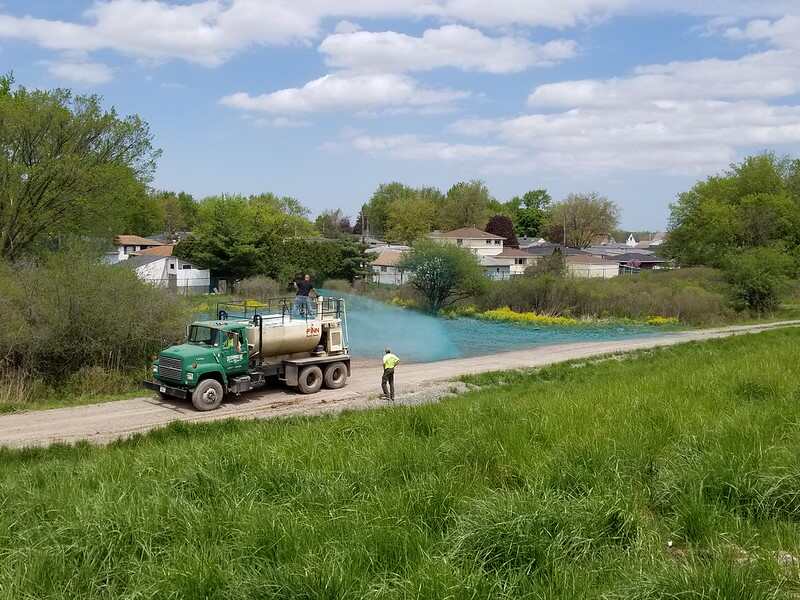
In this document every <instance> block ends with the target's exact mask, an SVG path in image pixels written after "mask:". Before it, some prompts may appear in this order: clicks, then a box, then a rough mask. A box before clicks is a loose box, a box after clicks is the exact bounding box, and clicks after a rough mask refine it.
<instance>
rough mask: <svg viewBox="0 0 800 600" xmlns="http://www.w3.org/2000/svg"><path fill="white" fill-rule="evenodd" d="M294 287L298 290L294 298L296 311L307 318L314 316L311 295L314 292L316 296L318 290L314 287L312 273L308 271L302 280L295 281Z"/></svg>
mask: <svg viewBox="0 0 800 600" xmlns="http://www.w3.org/2000/svg"><path fill="white" fill-rule="evenodd" d="M294 289H295V290H297V296H295V298H294V310H295V312H296V313H297V314H298V315H299V316H301V317H305V318H307V319H308V318H314V307H313V306H312V304H311V299H310V298H309V296H310V295H311V294H314V295H315V296H316V292H317V291H316V290H315V289H314V284H313V283H312V282H311V275H309V274H308V273H306V274H305V277H303V278H302V279H301V280H300V281H295V282H294Z"/></svg>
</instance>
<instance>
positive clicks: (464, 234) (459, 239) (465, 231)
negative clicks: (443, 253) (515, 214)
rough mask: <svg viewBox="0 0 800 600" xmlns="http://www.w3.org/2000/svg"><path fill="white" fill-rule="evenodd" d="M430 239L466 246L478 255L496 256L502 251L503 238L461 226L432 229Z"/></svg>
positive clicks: (461, 246)
mask: <svg viewBox="0 0 800 600" xmlns="http://www.w3.org/2000/svg"><path fill="white" fill-rule="evenodd" d="M429 237H430V238H431V239H432V240H436V241H440V242H446V243H449V244H455V245H456V246H458V247H460V248H466V249H468V250H470V251H472V253H473V254H476V255H478V256H497V255H498V254H500V253H501V252H502V251H503V242H504V241H505V238H503V237H500V236H499V235H494V234H492V233H486V232H485V231H481V230H480V229H476V228H475V227H462V228H461V229H454V230H453V231H446V232H440V231H434V232H433V233H431V234H430V236H429Z"/></svg>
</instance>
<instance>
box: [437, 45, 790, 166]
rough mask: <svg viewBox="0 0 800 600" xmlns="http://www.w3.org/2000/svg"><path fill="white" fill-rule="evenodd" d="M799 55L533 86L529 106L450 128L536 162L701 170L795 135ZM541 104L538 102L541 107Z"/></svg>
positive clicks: (778, 53) (644, 69) (781, 53)
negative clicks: (788, 101)
mask: <svg viewBox="0 0 800 600" xmlns="http://www.w3.org/2000/svg"><path fill="white" fill-rule="evenodd" d="M798 93H800V54H798V53H797V52H794V51H791V50H772V51H768V52H762V53H757V54H752V55H747V56H744V57H742V58H741V59H738V60H728V61H723V60H701V61H694V62H675V63H669V64H665V65H646V66H641V67H638V68H636V69H635V70H634V72H633V74H632V75H631V76H629V77H621V78H614V79H606V80H582V81H564V82H559V83H554V84H547V85H542V86H539V87H537V88H536V89H535V90H534V91H533V93H532V94H531V95H530V97H529V105H530V107H531V108H532V109H534V111H536V112H533V113H532V114H528V115H524V116H519V117H513V118H506V119H488V120H487V119H483V120H463V121H460V122H458V123H456V124H454V126H453V127H452V128H451V130H452V131H453V132H454V133H458V134H462V135H468V136H478V137H481V139H485V140H489V142H490V143H492V142H494V143H501V144H504V145H507V146H510V147H515V148H526V149H528V151H529V154H530V156H531V158H530V159H528V160H527V161H522V162H520V163H512V164H506V165H496V166H495V167H496V168H498V169H509V170H513V169H520V170H525V169H526V168H529V167H530V165H531V164H533V163H532V162H531V161H535V163H536V164H537V165H538V166H540V167H541V166H545V167H548V166H549V167H551V168H555V169H564V170H569V169H575V170H598V171H613V170H636V169H646V170H656V169H657V170H665V171H679V172H692V173H698V172H707V171H709V170H714V169H718V168H720V167H723V166H725V165H726V164H728V163H729V162H731V161H732V160H734V159H735V158H736V157H737V156H738V155H739V153H740V152H741V151H743V150H748V149H753V148H756V149H760V148H777V147H780V146H781V145H789V144H798V143H800V106H796V105H791V104H788V105H786V104H783V105H779V104H770V101H774V100H776V99H784V98H789V97H792V96H794V95H795V94H798ZM542 109H544V110H542Z"/></svg>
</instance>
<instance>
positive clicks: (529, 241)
mask: <svg viewBox="0 0 800 600" xmlns="http://www.w3.org/2000/svg"><path fill="white" fill-rule="evenodd" d="M517 242H518V243H519V249H520V250H527V249H528V248H533V247H534V246H541V245H542V244H546V243H547V240H545V239H544V238H531V237H525V236H523V237H519V238H517Z"/></svg>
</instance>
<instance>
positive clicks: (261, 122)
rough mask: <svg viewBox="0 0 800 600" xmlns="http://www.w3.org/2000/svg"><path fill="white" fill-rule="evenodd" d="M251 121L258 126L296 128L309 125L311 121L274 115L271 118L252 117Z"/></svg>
mask: <svg viewBox="0 0 800 600" xmlns="http://www.w3.org/2000/svg"><path fill="white" fill-rule="evenodd" d="M253 123H254V124H255V125H257V126H258V127H274V128H275V129H297V128H300V127H311V121H303V120H301V119H289V118H288V117H275V118H273V119H261V118H258V119H254V120H253Z"/></svg>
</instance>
